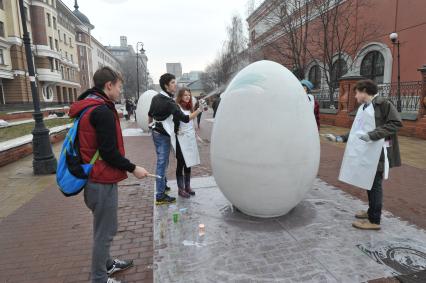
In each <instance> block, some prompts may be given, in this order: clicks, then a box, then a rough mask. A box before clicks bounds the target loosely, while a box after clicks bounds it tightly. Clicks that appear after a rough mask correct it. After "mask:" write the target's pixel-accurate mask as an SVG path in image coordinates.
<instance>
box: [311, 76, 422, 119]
mask: <svg viewBox="0 0 426 283" xmlns="http://www.w3.org/2000/svg"><path fill="white" fill-rule="evenodd" d="M422 84H423V83H422V81H409V82H401V84H400V92H401V95H400V96H401V111H402V112H409V113H415V112H418V111H419V105H420V98H421V93H422ZM312 94H313V95H314V96H315V97H316V99H317V100H318V102H319V104H320V108H323V109H337V108H338V105H339V102H338V100H339V88H338V87H337V88H336V89H335V90H334V93H333V100H334V103H331V102H330V93H329V90H328V88H323V89H320V90H314V91H312ZM379 95H381V96H384V97H387V98H388V99H389V100H390V101H392V103H393V104H394V105H395V106H396V105H397V102H398V83H388V84H381V85H379Z"/></svg>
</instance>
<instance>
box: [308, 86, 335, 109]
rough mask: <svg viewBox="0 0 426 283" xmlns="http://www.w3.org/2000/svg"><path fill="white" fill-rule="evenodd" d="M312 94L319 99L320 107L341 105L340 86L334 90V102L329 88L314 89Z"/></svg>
mask: <svg viewBox="0 0 426 283" xmlns="http://www.w3.org/2000/svg"><path fill="white" fill-rule="evenodd" d="M312 94H313V95H314V96H315V98H316V99H317V100H318V103H319V105H320V108H322V109H337V108H338V105H339V88H338V87H337V88H335V89H334V91H333V102H331V99H330V91H329V89H328V88H322V89H317V90H313V91H312Z"/></svg>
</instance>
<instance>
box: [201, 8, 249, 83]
mask: <svg viewBox="0 0 426 283" xmlns="http://www.w3.org/2000/svg"><path fill="white" fill-rule="evenodd" d="M227 33H228V36H227V39H226V41H225V42H224V44H223V46H222V50H221V51H220V52H219V53H218V54H217V56H216V58H215V59H214V61H213V62H212V63H211V64H209V65H208V66H207V67H206V69H205V74H204V76H203V77H202V80H203V84H204V85H205V86H207V87H208V88H217V87H219V86H221V85H223V84H226V83H227V82H228V81H229V80H230V79H231V78H232V77H233V75H234V74H235V73H236V72H238V71H239V70H241V69H242V68H243V67H245V66H246V65H247V64H248V60H247V59H248V57H247V52H246V49H247V42H248V39H247V37H246V36H245V34H244V26H243V22H242V20H241V17H240V16H238V15H234V16H233V17H232V20H231V25H230V26H228V27H227Z"/></svg>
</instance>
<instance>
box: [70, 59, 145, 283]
mask: <svg viewBox="0 0 426 283" xmlns="http://www.w3.org/2000/svg"><path fill="white" fill-rule="evenodd" d="M93 82H94V84H95V87H94V88H92V89H89V90H87V91H86V92H84V93H83V94H82V95H81V96H80V97H79V98H78V101H77V102H75V103H74V104H72V105H71V109H70V112H69V115H70V117H77V116H78V115H80V113H81V112H82V111H83V110H85V109H88V110H87V111H86V112H85V113H84V114H83V117H81V119H80V124H79V129H78V142H79V148H80V155H81V158H82V161H83V163H89V162H90V160H91V159H92V157H93V156H94V155H95V153H96V151H97V150H99V158H98V159H97V160H96V162H95V164H94V166H93V169H92V171H91V172H90V176H89V181H88V183H87V185H86V187H85V188H84V201H85V203H86V205H87V207H88V208H89V209H90V210H91V211H92V213H93V233H94V235H93V241H94V243H93V252H92V275H91V276H92V282H93V283H106V282H107V283H118V282H120V281H118V280H115V279H113V278H109V277H108V276H109V275H111V274H112V273H114V272H117V271H120V270H123V269H126V268H129V267H131V266H132V265H133V261H131V260H128V261H123V260H118V259H112V258H111V257H110V254H109V248H110V246H111V242H112V239H113V237H114V236H115V234H116V232H117V208H118V192H117V183H118V182H120V181H122V180H124V179H126V178H127V172H130V173H132V174H133V175H135V177H137V178H139V179H142V178H144V177H146V176H147V174H148V172H147V171H146V170H145V169H144V168H142V167H139V166H136V165H135V164H133V163H131V162H130V161H129V160H128V159H126V158H125V157H124V156H125V152H124V143H123V136H122V134H121V127H120V120H119V117H118V113H117V111H116V109H115V105H114V102H115V101H118V100H119V98H120V89H121V85H122V82H123V78H122V77H121V75H120V74H119V73H117V72H115V71H114V70H112V69H111V68H109V67H103V68H101V69H99V70H97V71H96V72H95V74H94V75H93Z"/></svg>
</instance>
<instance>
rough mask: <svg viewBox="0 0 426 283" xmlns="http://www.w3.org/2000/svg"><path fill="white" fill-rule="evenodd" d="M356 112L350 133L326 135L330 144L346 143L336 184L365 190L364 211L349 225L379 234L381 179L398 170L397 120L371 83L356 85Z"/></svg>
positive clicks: (386, 100)
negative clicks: (366, 207)
mask: <svg viewBox="0 0 426 283" xmlns="http://www.w3.org/2000/svg"><path fill="white" fill-rule="evenodd" d="M354 89H355V92H356V95H355V98H356V100H357V102H358V103H359V104H361V106H360V107H359V108H358V112H357V114H356V117H355V120H354V122H353V124H352V128H351V131H350V132H349V133H347V134H346V135H343V136H335V135H333V134H327V135H326V138H327V139H328V140H330V141H334V142H347V145H346V149H345V155H344V156H343V161H342V167H341V169H340V175H339V180H340V181H343V182H346V183H348V184H351V185H354V186H357V187H359V188H362V189H365V190H367V196H368V210H367V211H359V212H358V213H356V215H355V217H356V218H358V219H362V220H360V221H355V222H353V223H352V225H353V226H354V227H355V228H358V229H365V230H379V229H380V228H381V227H380V218H381V214H382V205H383V189H382V182H383V178H385V179H387V178H388V174H389V168H392V167H397V166H401V157H400V153H399V143H398V137H397V132H398V130H399V129H400V128H401V127H402V122H401V116H400V114H399V113H398V111H397V110H396V108H395V106H394V105H393V104H392V102H390V101H389V100H388V99H386V98H384V97H382V96H379V95H378V94H377V91H378V90H377V84H376V83H375V82H373V81H372V80H361V81H359V82H357V83H356V85H355V87H354Z"/></svg>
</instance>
